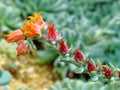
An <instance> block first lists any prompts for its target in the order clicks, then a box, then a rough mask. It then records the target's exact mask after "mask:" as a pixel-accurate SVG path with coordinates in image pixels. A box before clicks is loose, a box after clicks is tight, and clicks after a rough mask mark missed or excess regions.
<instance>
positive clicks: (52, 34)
mask: <svg viewBox="0 0 120 90" xmlns="http://www.w3.org/2000/svg"><path fill="white" fill-rule="evenodd" d="M48 29H49V32H48V35H47V36H46V39H47V40H48V41H57V40H58V39H59V36H58V32H57V30H55V29H54V24H49V25H48Z"/></svg>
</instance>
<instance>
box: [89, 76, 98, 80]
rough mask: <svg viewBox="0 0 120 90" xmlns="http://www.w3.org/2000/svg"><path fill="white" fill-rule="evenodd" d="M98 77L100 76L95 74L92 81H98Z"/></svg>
mask: <svg viewBox="0 0 120 90" xmlns="http://www.w3.org/2000/svg"><path fill="white" fill-rule="evenodd" d="M98 79H99V78H98V76H93V77H91V78H90V80H91V81H97V80H98Z"/></svg>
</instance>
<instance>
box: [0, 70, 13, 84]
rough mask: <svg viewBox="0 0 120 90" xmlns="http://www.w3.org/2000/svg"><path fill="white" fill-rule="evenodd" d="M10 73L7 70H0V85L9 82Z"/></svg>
mask: <svg viewBox="0 0 120 90" xmlns="http://www.w3.org/2000/svg"><path fill="white" fill-rule="evenodd" d="M11 78H12V77H11V75H10V73H9V72H8V71H2V75H1V76H0V86H1V85H6V84H9V83H10V81H11Z"/></svg>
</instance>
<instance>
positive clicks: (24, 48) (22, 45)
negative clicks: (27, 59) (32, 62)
mask: <svg viewBox="0 0 120 90" xmlns="http://www.w3.org/2000/svg"><path fill="white" fill-rule="evenodd" d="M17 44H18V47H17V48H16V49H17V55H18V56H19V55H21V54H24V53H26V52H28V43H26V42H25V41H24V40H20V41H18V42H17Z"/></svg>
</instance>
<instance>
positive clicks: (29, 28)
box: [21, 22, 41, 38]
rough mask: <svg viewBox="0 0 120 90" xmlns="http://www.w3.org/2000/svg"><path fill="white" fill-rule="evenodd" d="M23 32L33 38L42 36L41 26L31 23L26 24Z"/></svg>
mask: <svg viewBox="0 0 120 90" xmlns="http://www.w3.org/2000/svg"><path fill="white" fill-rule="evenodd" d="M21 30H22V31H23V32H24V34H25V35H27V36H28V37H31V38H32V37H35V36H37V35H39V34H41V31H40V26H39V25H37V24H34V23H31V22H24V27H23V28H21Z"/></svg>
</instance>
